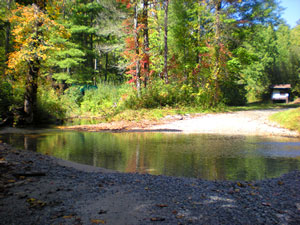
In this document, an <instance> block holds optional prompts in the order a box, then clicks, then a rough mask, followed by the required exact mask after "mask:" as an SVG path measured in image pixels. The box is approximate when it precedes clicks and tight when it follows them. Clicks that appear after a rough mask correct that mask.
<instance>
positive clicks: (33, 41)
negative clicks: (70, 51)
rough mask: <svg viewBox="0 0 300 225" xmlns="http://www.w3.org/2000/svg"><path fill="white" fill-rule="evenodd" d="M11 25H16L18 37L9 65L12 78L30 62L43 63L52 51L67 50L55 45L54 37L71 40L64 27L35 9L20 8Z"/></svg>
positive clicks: (29, 7) (18, 7)
mask: <svg viewBox="0 0 300 225" xmlns="http://www.w3.org/2000/svg"><path fill="white" fill-rule="evenodd" d="M9 21H10V22H11V23H12V25H13V29H12V34H13V35H14V37H15V39H14V42H15V45H14V49H15V52H12V53H10V54H9V58H8V62H7V64H8V68H9V70H8V73H9V74H17V73H18V72H20V70H22V67H24V66H25V67H26V66H28V65H29V62H35V61H37V60H38V61H39V62H43V61H45V60H46V59H47V53H49V51H56V50H59V49H61V48H63V46H62V45H61V44H57V43H55V42H54V41H53V40H54V39H52V38H53V37H57V36H60V37H62V38H68V37H70V34H69V32H68V31H67V30H66V29H65V27H64V26H63V25H61V24H58V23H57V22H55V21H54V20H52V19H50V18H49V16H48V15H47V14H45V13H44V12H42V11H41V10H38V9H37V8H35V7H34V6H21V5H18V6H17V9H15V10H13V11H12V15H11V16H10V18H9Z"/></svg>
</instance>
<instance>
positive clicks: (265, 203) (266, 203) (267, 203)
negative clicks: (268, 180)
mask: <svg viewBox="0 0 300 225" xmlns="http://www.w3.org/2000/svg"><path fill="white" fill-rule="evenodd" d="M261 204H262V205H264V206H271V204H270V203H269V202H262V203H261Z"/></svg>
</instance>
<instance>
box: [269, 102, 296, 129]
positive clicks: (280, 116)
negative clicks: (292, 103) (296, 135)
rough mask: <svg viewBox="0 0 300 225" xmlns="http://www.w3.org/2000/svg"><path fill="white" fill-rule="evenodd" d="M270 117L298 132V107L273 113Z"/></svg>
mask: <svg viewBox="0 0 300 225" xmlns="http://www.w3.org/2000/svg"><path fill="white" fill-rule="evenodd" d="M298 106H299V105H298ZM270 119H271V120H272V121H275V122H277V123H279V124H280V125H281V126H282V127H285V128H288V129H291V130H296V131H298V132H300V107H298V108H296V109H290V110H287V111H284V112H278V113H275V114H273V115H272V116H271V117H270Z"/></svg>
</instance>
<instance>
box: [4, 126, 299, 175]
mask: <svg viewBox="0 0 300 225" xmlns="http://www.w3.org/2000/svg"><path fill="white" fill-rule="evenodd" d="M0 140H2V141H3V142H6V143H10V144H12V145H14V146H16V147H19V148H23V149H29V150H34V151H37V152H40V153H43V154H48V155H52V156H55V157H57V158H61V159H65V160H69V161H74V162H78V163H82V164H88V165H93V166H98V167H103V168H107V169H113V170H118V171H122V172H139V173H150V174H156V175H158V174H164V175H170V176H185V177H197V178H204V179H208V180H259V179H264V178H270V177H277V176H280V175H281V174H283V173H286V172H289V171H292V170H295V169H298V170H299V169H300V139H296V138H282V137H276V138H275V137H256V136H221V135H211V134H179V133H96V132H77V131H60V130H39V131H38V130H2V131H1V132H0Z"/></svg>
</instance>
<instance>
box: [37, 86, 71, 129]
mask: <svg viewBox="0 0 300 225" xmlns="http://www.w3.org/2000/svg"><path fill="white" fill-rule="evenodd" d="M37 112H38V122H41V123H51V122H54V121H56V120H62V119H64V118H65V115H66V109H65V108H64V104H63V103H62V102H61V100H60V98H59V95H58V93H56V92H55V90H53V89H52V88H51V87H45V86H44V87H39V89H38V96H37Z"/></svg>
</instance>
